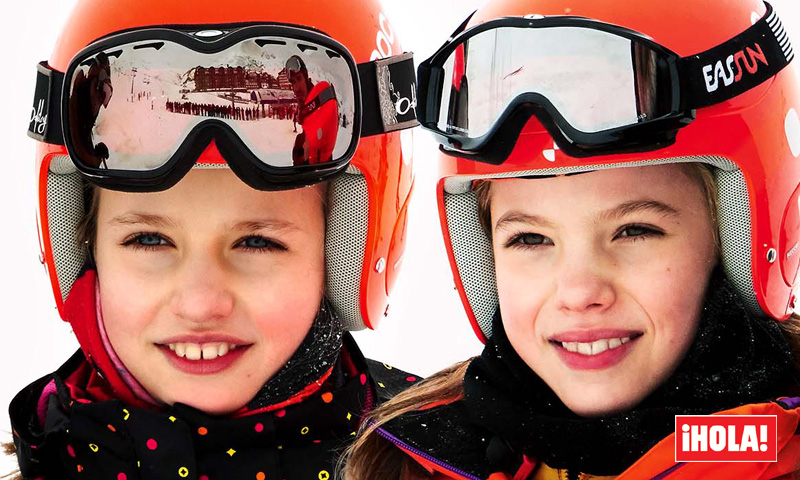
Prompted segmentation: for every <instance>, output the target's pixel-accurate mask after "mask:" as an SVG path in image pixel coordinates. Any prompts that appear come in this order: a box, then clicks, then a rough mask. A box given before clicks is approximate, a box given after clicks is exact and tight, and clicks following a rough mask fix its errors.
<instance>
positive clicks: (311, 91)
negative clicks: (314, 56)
mask: <svg viewBox="0 0 800 480" xmlns="http://www.w3.org/2000/svg"><path fill="white" fill-rule="evenodd" d="M286 71H287V73H288V75H289V82H291V84H292V91H293V92H294V95H295V97H297V102H298V110H297V112H296V113H295V119H296V121H297V122H298V123H300V125H301V126H302V127H303V131H302V133H300V134H298V135H297V138H296V139H295V142H294V149H293V150H292V159H293V160H294V164H295V165H305V164H315V163H322V162H329V161H331V160H332V157H333V148H334V147H335V146H336V135H337V133H338V129H339V105H338V104H337V102H336V92H335V91H334V89H333V86H332V85H331V84H330V83H328V82H326V81H324V80H323V81H319V82H317V83H316V84H314V82H312V81H311V79H309V78H308V70H307V69H306V65H305V63H303V60H302V59H301V58H300V57H298V56H297V55H293V56H291V57H289V59H288V60H287V61H286Z"/></svg>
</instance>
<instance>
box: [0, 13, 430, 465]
mask: <svg viewBox="0 0 800 480" xmlns="http://www.w3.org/2000/svg"><path fill="white" fill-rule="evenodd" d="M341 7H342V5H341V4H337V5H335V6H334V5H331V4H319V3H316V2H306V1H299V2H292V3H291V4H275V3H270V4H266V3H264V2H261V3H258V2H256V3H255V4H254V3H253V2H246V1H234V2H233V3H231V2H227V3H226V4H224V5H223V4H220V3H219V2H212V1H205V2H193V3H192V4H191V5H187V4H186V3H185V2H179V1H172V0H169V1H163V0H159V1H155V0H145V1H140V2H135V4H131V3H130V2H124V1H121V0H120V1H116V0H114V1H108V0H102V1H100V0H82V1H80V2H78V4H77V6H76V8H75V10H74V12H73V14H72V17H71V18H70V20H69V21H68V22H67V25H66V27H65V29H64V31H63V32H62V35H61V38H60V41H59V43H58V45H57V47H56V49H55V52H54V53H53V55H52V57H51V58H50V60H49V61H48V62H43V63H42V64H40V65H39V76H38V84H37V91H36V93H37V96H36V99H35V103H34V104H35V105H42V106H43V107H42V109H43V111H44V112H45V114H46V116H43V117H38V118H37V119H34V120H32V123H31V130H30V134H31V136H33V137H34V138H36V139H37V140H39V141H40V142H41V143H40V144H39V149H38V152H37V161H38V163H37V167H38V172H39V189H40V190H39V199H40V205H39V224H40V233H41V238H42V244H43V258H44V260H45V264H46V267H47V270H48V272H49V274H50V278H51V281H52V285H53V292H54V294H55V300H56V304H57V306H58V310H59V313H60V315H61V317H62V318H63V319H64V320H65V321H68V322H69V323H70V324H71V327H72V329H73V331H74V332H75V335H76V337H77V339H78V341H79V343H80V346H81V350H80V351H78V352H76V353H75V355H74V356H73V357H72V358H71V359H70V360H68V361H67V363H65V364H64V365H63V366H62V367H61V368H59V369H58V371H56V372H55V373H53V374H50V375H47V376H45V377H43V378H41V379H40V380H38V381H36V382H34V383H33V384H31V385H30V386H29V387H27V388H26V389H24V390H23V391H22V392H20V393H19V394H18V395H17V396H16V398H15V399H14V400H13V402H12V404H11V408H10V410H11V417H12V418H11V420H12V426H13V429H14V430H13V435H14V444H15V449H16V453H17V456H18V459H19V464H20V473H21V477H22V478H37V479H38V478H44V479H55V478H86V479H95V478H97V479H100V478H116V479H117V480H124V479H129V478H143V479H144V478H151V479H155V478H158V479H165V478H179V479H180V478H187V479H206V480H207V479H222V478H248V479H250V478H255V479H259V480H264V479H265V478H276V479H286V480H291V479H300V478H318V479H320V480H326V479H327V478H330V477H331V476H332V474H333V469H334V461H335V459H336V455H337V454H338V451H339V450H340V449H341V448H342V446H343V445H344V444H345V442H347V441H349V440H350V439H352V438H353V436H354V434H355V433H354V432H355V430H357V428H358V426H359V423H360V421H361V417H362V415H363V414H364V413H365V412H366V411H368V410H369V409H371V408H372V407H374V406H375V405H376V404H377V403H378V402H379V401H382V400H384V399H385V398H386V397H387V396H388V395H389V394H390V390H392V389H400V388H402V387H404V386H406V385H408V384H410V383H411V380H410V379H411V378H412V377H410V376H408V375H404V374H403V373H402V372H398V371H397V370H391V371H390V370H389V369H388V368H387V367H384V366H382V365H381V364H379V363H376V362H372V361H367V360H365V359H364V358H363V356H362V355H361V353H360V352H359V350H358V347H357V346H356V344H355V343H354V342H353V339H352V338H351V337H350V335H349V334H348V333H347V331H348V330H357V329H362V328H365V327H374V326H375V325H376V323H377V321H378V319H379V318H380V317H381V315H382V314H383V313H384V312H385V310H386V301H387V292H388V291H389V290H390V289H391V286H392V283H393V281H394V278H395V275H396V273H397V272H396V266H397V265H398V263H399V262H398V261H397V260H398V259H399V257H400V256H401V255H402V251H403V246H404V237H405V235H404V232H405V207H406V201H407V199H408V195H409V192H410V189H411V183H412V174H411V162H410V160H411V158H410V150H409V148H410V144H409V140H410V138H407V134H408V132H400V131H399V130H401V129H403V128H407V127H410V126H413V125H414V122H413V121H410V119H407V118H398V117H391V116H390V115H389V116H387V115H383V116H381V115H380V104H381V103H382V102H385V101H391V99H390V98H384V97H386V96H388V92H382V91H381V90H380V89H379V87H378V85H379V82H385V81H386V80H387V78H388V76H389V75H391V77H392V79H393V82H394V83H395V84H396V86H397V87H398V88H404V89H408V88H411V84H412V82H413V61H412V59H411V58H410V55H398V54H399V53H401V50H400V49H399V44H398V42H397V39H396V38H395V36H394V34H393V32H392V31H391V27H390V25H389V23H388V21H387V19H386V17H385V16H384V15H383V13H382V12H381V11H380V8H379V6H378V4H377V3H376V2H371V1H366V2H362V1H354V2H350V8H347V14H346V17H345V16H342V15H343V12H342V9H341ZM376 34H377V35H378V36H379V38H382V39H383V43H382V44H381V45H378V46H376V44H375V38H376ZM378 48H379V49H380V51H378ZM289 58H300V59H302V61H303V62H304V65H305V66H306V68H307V73H308V75H309V76H311V77H312V78H313V79H314V80H315V81H317V82H322V81H324V82H327V83H326V84H327V85H330V88H329V89H327V90H325V91H323V92H321V93H319V95H318V97H317V99H316V100H315V101H314V102H308V105H306V109H307V110H308V111H309V113H313V112H314V111H315V109H317V108H322V107H323V106H326V107H329V108H328V111H330V110H331V109H332V110H333V111H336V112H338V114H339V115H340V117H339V119H338V120H336V119H334V120H335V121H333V122H328V123H326V124H324V125H323V124H318V125H316V127H315V128H314V129H313V131H304V132H303V133H304V134H305V135H306V136H313V137H314V138H316V139H317V140H325V141H326V142H328V143H329V144H330V145H334V147H332V148H333V152H332V154H330V155H329V157H330V158H327V160H326V161H324V162H323V161H321V162H317V163H316V164H315V165H302V166H297V167H295V166H294V162H293V159H292V148H293V145H294V143H295V137H296V136H297V134H296V133H295V132H294V131H293V125H292V121H291V119H290V118H287V117H285V116H281V117H280V118H279V117H278V116H277V115H273V112H274V109H273V107H274V106H276V105H278V106H280V107H281V108H283V109H285V110H287V111H288V110H289V109H291V108H293V107H294V106H295V105H294V103H296V99H295V98H294V95H293V94H292V92H291V86H290V85H289V83H288V76H287V75H288V74H287V71H286V67H285V66H284V65H285V62H286V60H287V59H289ZM379 64H380V68H378V66H379ZM360 71H362V72H363V73H362V74H361V75H359V73H358V72H360ZM333 107H335V108H333ZM41 118H45V119H46V120H44V124H42V122H40V121H38V120H40V119H41ZM317 127H318V128H317ZM401 137H402V138H401ZM376 265H381V267H380V268H378V267H376ZM376 375H379V376H380V378H379V379H376V378H375V376H376Z"/></svg>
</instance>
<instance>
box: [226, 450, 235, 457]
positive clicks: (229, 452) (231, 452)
mask: <svg viewBox="0 0 800 480" xmlns="http://www.w3.org/2000/svg"><path fill="white" fill-rule="evenodd" d="M225 453H227V454H228V455H230V456H231V457H232V456H233V455H234V454H235V453H236V450H234V449H232V448H231V449H230V450H228V451H227V452H225Z"/></svg>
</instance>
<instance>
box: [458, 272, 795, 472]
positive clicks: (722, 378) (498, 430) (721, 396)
mask: <svg viewBox="0 0 800 480" xmlns="http://www.w3.org/2000/svg"><path fill="white" fill-rule="evenodd" d="M493 332H494V334H493V336H492V338H491V339H490V340H489V341H488V342H487V344H486V347H485V349H484V351H483V353H482V354H481V356H480V357H478V358H476V359H475V360H474V361H473V362H472V363H471V365H470V367H469V369H468V370H467V373H466V375H465V381H464V389H465V394H466V397H465V399H464V405H465V407H466V409H467V410H468V412H469V413H468V415H469V418H470V421H471V422H472V423H474V424H475V425H477V426H479V427H481V428H484V429H486V430H488V431H490V432H491V433H492V434H494V435H495V436H496V437H497V438H499V439H501V440H502V441H503V442H504V443H506V444H507V445H508V447H509V450H510V452H515V453H514V456H516V455H520V454H521V453H525V454H527V455H528V456H529V457H532V458H536V459H538V460H541V461H543V462H544V463H546V464H547V465H549V466H550V467H553V468H559V469H568V470H570V471H572V470H575V471H579V472H584V473H589V474H593V475H618V474H620V473H622V472H623V471H624V470H625V469H627V468H628V467H629V466H630V465H632V464H633V463H634V462H635V461H636V460H637V459H639V458H640V457H641V456H642V455H643V454H644V453H645V452H647V451H648V450H649V449H650V448H651V447H653V446H654V445H655V444H656V443H657V442H658V441H660V440H661V439H663V438H664V437H666V436H668V435H669V434H671V433H673V431H674V428H675V423H674V422H675V417H674V416H675V415H677V414H689V415H691V414H710V413H712V412H717V411H720V410H725V409H729V408H734V407H737V406H740V405H744V404H748V403H757V402H762V401H770V400H774V399H776V398H778V397H779V396H781V395H785V394H786V393H787V387H788V386H789V385H791V384H792V382H796V379H793V378H792V376H793V375H794V373H793V367H792V355H791V351H790V348H789V345H788V343H787V342H786V340H785V338H784V337H783V335H782V333H781V331H780V327H779V326H778V325H777V322H775V321H773V320H770V319H762V318H753V317H751V316H750V315H749V314H748V313H747V311H746V310H745V307H744V305H743V304H742V303H741V301H740V300H739V298H738V296H737V295H736V293H735V292H734V291H733V289H732V287H731V286H730V284H729V283H728V282H727V280H726V279H725V278H724V276H723V275H722V274H720V273H717V274H715V275H714V277H713V278H712V281H711V284H710V285H709V290H708V293H707V297H706V302H705V305H704V309H703V313H702V317H701V320H700V324H699V326H698V332H697V334H696V338H695V340H694V343H693V344H692V346H691V347H690V349H689V352H688V353H687V355H686V357H685V358H684V360H683V361H682V363H681V364H680V365H679V366H678V368H677V370H676V371H675V373H673V375H672V376H671V377H670V378H669V379H667V381H666V382H665V383H664V384H663V385H661V386H660V387H659V388H658V389H657V390H656V391H654V392H653V393H652V394H650V395H649V396H648V397H647V398H645V399H644V400H643V401H642V402H641V403H640V404H639V405H637V406H636V407H634V408H633V409H632V410H629V411H626V412H622V413H619V414H614V415H609V416H605V417H599V418H585V417H580V416H578V415H575V414H574V413H572V412H571V411H570V410H569V409H568V408H567V407H566V406H565V405H564V404H563V403H562V402H561V400H560V399H559V398H558V396H557V395H556V394H555V393H554V392H553V391H552V390H551V389H550V387H548V386H547V384H546V383H545V382H544V381H543V380H542V379H541V378H540V377H539V376H538V375H536V373H534V372H533V371H532V370H531V369H530V368H529V367H528V366H527V364H525V362H524V361H523V360H522V359H521V358H520V357H519V355H518V354H517V352H516V351H514V349H513V347H512V346H511V344H510V342H509V340H508V337H507V336H506V333H505V330H504V328H503V323H502V321H501V319H500V318H499V315H497V316H496V318H495V321H494V325H493Z"/></svg>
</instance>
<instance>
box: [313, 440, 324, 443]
mask: <svg viewBox="0 0 800 480" xmlns="http://www.w3.org/2000/svg"><path fill="white" fill-rule="evenodd" d="M314 443H322V440H314Z"/></svg>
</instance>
